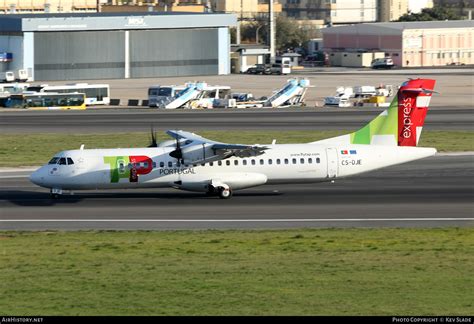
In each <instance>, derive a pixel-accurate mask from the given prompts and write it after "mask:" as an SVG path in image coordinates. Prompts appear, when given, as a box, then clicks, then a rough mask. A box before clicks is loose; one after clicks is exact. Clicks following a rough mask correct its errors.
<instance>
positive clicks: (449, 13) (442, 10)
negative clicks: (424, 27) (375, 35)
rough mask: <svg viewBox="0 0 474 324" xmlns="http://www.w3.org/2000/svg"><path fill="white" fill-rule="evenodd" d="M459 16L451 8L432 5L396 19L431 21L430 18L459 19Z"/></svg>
mask: <svg viewBox="0 0 474 324" xmlns="http://www.w3.org/2000/svg"><path fill="white" fill-rule="evenodd" d="M460 19H462V17H461V16H459V15H458V14H456V13H455V12H454V11H453V10H452V9H451V8H446V7H434V8H424V9H423V10H421V12H420V13H407V14H404V15H403V16H401V17H400V19H398V21H432V20H460Z"/></svg>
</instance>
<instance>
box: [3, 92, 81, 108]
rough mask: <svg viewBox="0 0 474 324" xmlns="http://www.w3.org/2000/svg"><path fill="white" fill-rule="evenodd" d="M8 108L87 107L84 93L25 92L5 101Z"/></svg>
mask: <svg viewBox="0 0 474 324" xmlns="http://www.w3.org/2000/svg"><path fill="white" fill-rule="evenodd" d="M3 106H4V107H6V108H28V109H33V110H69V109H86V104H85V95H84V94H83V93H76V92H75V93H41V92H36V93H23V94H13V95H11V96H10V97H8V98H6V100H5V101H4V102H3Z"/></svg>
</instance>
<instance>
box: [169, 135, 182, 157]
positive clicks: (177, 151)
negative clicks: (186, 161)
mask: <svg viewBox="0 0 474 324" xmlns="http://www.w3.org/2000/svg"><path fill="white" fill-rule="evenodd" d="M170 156H171V157H174V158H175V159H177V160H178V162H180V161H182V160H183V151H182V150H181V143H180V141H179V139H176V149H175V150H174V151H172V152H170Z"/></svg>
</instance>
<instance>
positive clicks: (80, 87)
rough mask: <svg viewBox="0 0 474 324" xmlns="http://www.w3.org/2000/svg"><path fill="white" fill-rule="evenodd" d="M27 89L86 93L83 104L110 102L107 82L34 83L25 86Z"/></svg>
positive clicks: (105, 103) (104, 103) (106, 103)
mask: <svg viewBox="0 0 474 324" xmlns="http://www.w3.org/2000/svg"><path fill="white" fill-rule="evenodd" d="M27 91H35V92H55V93H74V92H77V93H84V94H85V95H86V101H85V104H86V105H87V106H91V105H108V104H110V87H109V85H108V84H88V83H75V84H65V85H48V84H42V85H34V86H31V87H28V88H27Z"/></svg>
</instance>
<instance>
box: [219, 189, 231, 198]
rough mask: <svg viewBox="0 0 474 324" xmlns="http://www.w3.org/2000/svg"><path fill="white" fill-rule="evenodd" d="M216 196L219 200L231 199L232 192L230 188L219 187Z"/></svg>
mask: <svg viewBox="0 0 474 324" xmlns="http://www.w3.org/2000/svg"><path fill="white" fill-rule="evenodd" d="M218 194H219V198H221V199H229V198H230V197H232V191H231V190H230V188H223V187H219V191H218Z"/></svg>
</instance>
